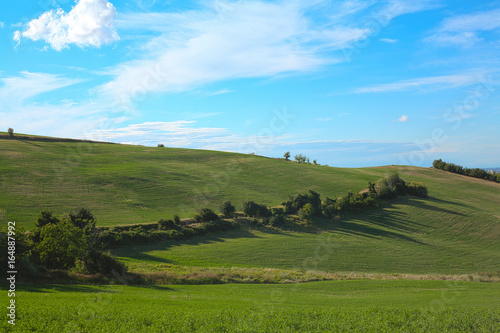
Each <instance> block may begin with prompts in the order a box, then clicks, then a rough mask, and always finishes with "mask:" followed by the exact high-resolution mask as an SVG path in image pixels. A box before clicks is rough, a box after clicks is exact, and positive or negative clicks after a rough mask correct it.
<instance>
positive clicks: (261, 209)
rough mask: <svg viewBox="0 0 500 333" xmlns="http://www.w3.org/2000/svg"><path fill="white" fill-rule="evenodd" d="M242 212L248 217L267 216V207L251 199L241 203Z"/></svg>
mask: <svg viewBox="0 0 500 333" xmlns="http://www.w3.org/2000/svg"><path fill="white" fill-rule="evenodd" d="M243 213H245V215H246V216H250V217H266V216H269V213H270V212H269V209H267V207H266V206H265V205H259V204H258V203H255V202H253V201H246V202H244V203H243Z"/></svg>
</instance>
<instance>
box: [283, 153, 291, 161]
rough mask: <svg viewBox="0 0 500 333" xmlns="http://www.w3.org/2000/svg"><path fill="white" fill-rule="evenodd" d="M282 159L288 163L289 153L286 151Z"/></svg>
mask: <svg viewBox="0 0 500 333" xmlns="http://www.w3.org/2000/svg"><path fill="white" fill-rule="evenodd" d="M283 157H284V158H285V160H287V161H288V159H289V158H290V152H289V151H287V152H286V153H285V155H283Z"/></svg>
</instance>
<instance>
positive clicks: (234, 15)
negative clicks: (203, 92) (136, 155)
mask: <svg viewBox="0 0 500 333" xmlns="http://www.w3.org/2000/svg"><path fill="white" fill-rule="evenodd" d="M214 4H216V3H214ZM214 4H213V7H210V8H208V9H207V10H200V11H188V12H183V13H180V14H170V13H167V14H165V13H161V14H160V13H149V14H138V15H137V18H138V19H137V20H136V19H135V18H134V17H135V14H128V15H127V16H125V15H124V16H123V17H124V18H126V19H123V17H122V19H121V20H120V21H119V25H120V27H122V28H128V29H132V28H138V29H139V28H140V29H147V28H148V27H153V29H154V30H157V31H163V33H162V34H161V35H160V36H158V37H155V38H153V39H151V40H150V42H149V44H148V45H146V46H145V50H146V52H147V53H148V54H146V55H145V56H144V60H137V61H133V62H129V63H124V64H122V65H119V66H117V67H115V68H114V69H112V70H111V73H113V74H114V75H115V79H114V80H113V81H111V82H109V83H108V84H106V85H105V86H103V91H104V92H106V93H110V94H112V95H115V96H118V98H123V96H125V97H127V98H131V97H132V98H133V95H134V93H135V92H137V91H142V92H179V91H186V90H191V89H193V88H196V87H199V86H200V85H203V84H206V83H211V82H216V81H221V80H226V79H235V78H252V77H270V76H274V75H277V74H280V75H281V74H284V73H290V72H304V71H312V70H316V69H318V68H319V67H321V66H323V65H325V64H329V63H333V62H335V61H337V60H335V59H331V58H328V57H325V56H324V55H323V54H322V51H324V50H325V49H338V48H341V47H345V46H346V45H347V44H349V43H351V42H353V41H355V40H359V39H361V38H364V37H365V35H366V33H367V31H366V30H365V29H359V28H351V27H345V26H341V27H338V26H335V27H332V26H331V23H330V22H329V23H328V24H324V25H323V26H321V25H315V24H313V23H312V22H311V21H310V20H308V18H307V16H306V15H305V11H306V9H307V6H305V5H304V4H301V3H300V1H299V2H279V3H274V2H261V1H252V2H249V1H241V2H234V3H230V4H229V3H228V7H227V8H221V7H217V6H215V5H214ZM304 7H306V8H304ZM166 18H168V19H169V20H165V19H166ZM174 23H175V24H174Z"/></svg>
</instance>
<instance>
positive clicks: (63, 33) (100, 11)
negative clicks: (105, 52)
mask: <svg viewBox="0 0 500 333" xmlns="http://www.w3.org/2000/svg"><path fill="white" fill-rule="evenodd" d="M115 15H116V10H115V7H114V6H113V4H111V3H110V2H108V1H107V0H80V1H78V2H77V4H76V5H75V6H74V7H73V8H72V9H71V11H69V12H68V13H66V12H64V10H62V9H61V8H58V9H57V10H50V11H47V12H45V13H43V14H42V15H40V17H38V18H37V19H34V20H31V21H30V22H29V23H28V24H27V28H26V29H25V30H24V31H22V32H21V31H19V30H18V31H16V32H15V33H14V36H13V39H14V40H15V41H16V42H18V43H20V42H21V37H24V38H27V39H31V40H33V41H37V40H40V39H42V40H44V41H45V42H46V43H48V44H49V45H50V46H51V47H52V48H53V49H55V50H57V51H61V50H62V49H64V48H67V47H68V45H69V44H75V45H78V46H80V47H86V46H94V47H100V46H101V45H102V44H109V43H112V42H114V41H116V40H118V39H119V37H118V33H117V32H116V30H115V28H114V19H115Z"/></svg>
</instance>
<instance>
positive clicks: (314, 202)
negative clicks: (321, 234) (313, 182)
mask: <svg viewBox="0 0 500 333" xmlns="http://www.w3.org/2000/svg"><path fill="white" fill-rule="evenodd" d="M307 203H309V204H311V207H312V208H311V209H312V211H313V214H314V215H315V214H318V213H320V212H321V199H320V195H319V193H318V192H315V191H312V190H309V191H308V192H307V193H306V194H300V193H299V194H297V195H295V196H289V199H288V201H286V202H284V203H283V206H285V212H286V213H287V214H295V213H297V212H298V211H299V210H300V209H301V208H302V207H304V205H305V204H307Z"/></svg>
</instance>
